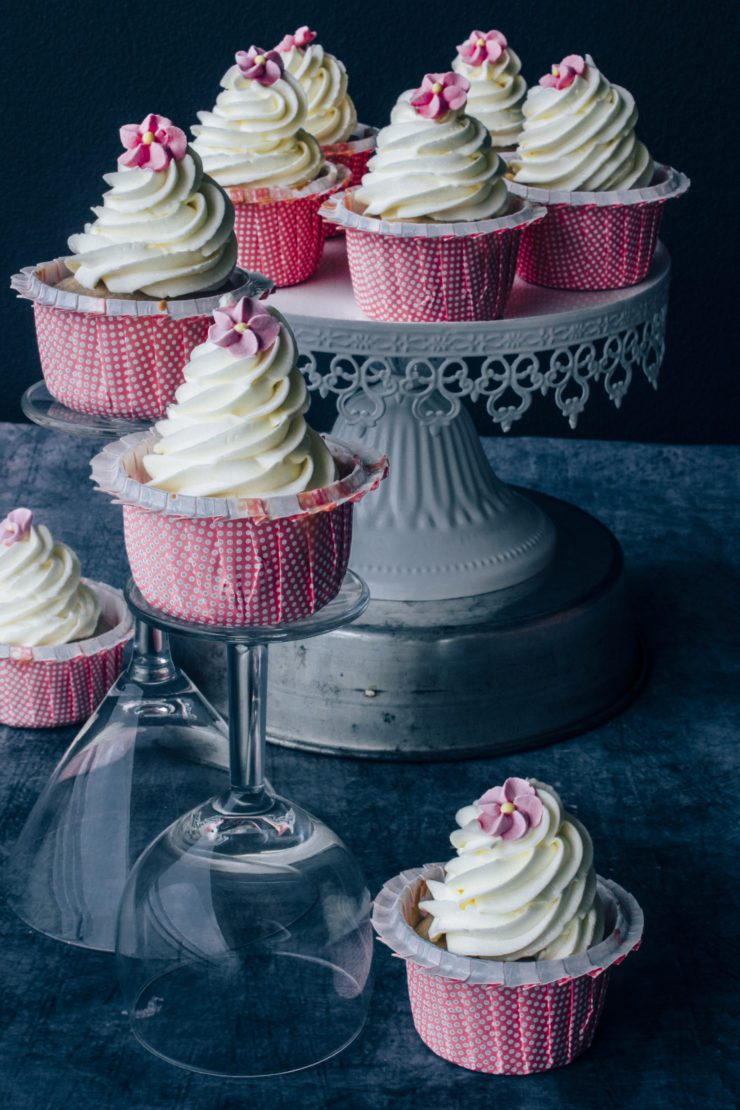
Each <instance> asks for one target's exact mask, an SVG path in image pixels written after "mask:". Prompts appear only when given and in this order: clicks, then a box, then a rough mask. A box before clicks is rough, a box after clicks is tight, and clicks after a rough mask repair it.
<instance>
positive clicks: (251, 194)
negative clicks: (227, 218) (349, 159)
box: [223, 161, 352, 205]
mask: <svg viewBox="0 0 740 1110" xmlns="http://www.w3.org/2000/svg"><path fill="white" fill-rule="evenodd" d="M351 176H352V171H351V170H350V169H349V167H348V166H342V165H339V163H336V162H330V161H326V162H324V168H323V170H322V172H321V173H320V174H319V175H318V177H315V178H314V179H313V181H309V182H308V184H307V185H303V186H302V187H301V188H300V189H294V188H292V187H291V186H289V185H250V186H242V185H224V186H223V189H224V191H225V192H226V194H227V195H228V198H229V200H230V201H231V203H232V204H234V205H236V204H272V203H274V202H275V201H281V200H302V199H303V198H304V197H312V196H315V195H316V194H321V193H328V194H331V193H334V192H335V191H336V190H337V189H341V188H343V186H344V185H345V184H346V182H347V181H349V179H350V177H351Z"/></svg>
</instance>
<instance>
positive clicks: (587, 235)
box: [508, 166, 689, 291]
mask: <svg viewBox="0 0 740 1110" xmlns="http://www.w3.org/2000/svg"><path fill="white" fill-rule="evenodd" d="M508 184H509V189H510V191H511V192H512V193H513V194H514V195H515V196H518V197H521V198H522V199H524V200H527V201H529V202H530V203H532V204H542V205H544V206H545V208H546V210H547V216H546V217H545V219H544V220H542V221H541V222H540V223H538V224H533V225H532V226H531V227H530V228H527V230H526V231H525V232H524V234H523V235H522V242H521V246H520V248H519V261H518V264H517V273H518V274H519V277H521V278H523V279H524V281H528V282H530V283H531V284H532V285H544V286H547V287H548V288H551V289H570V290H576V291H578V290H584V291H585V290H597V289H623V288H626V287H627V286H629V285H637V284H638V283H639V282H641V281H643V280H644V279H645V277H646V276H647V274H648V271H649V269H650V266H651V264H652V261H653V255H654V254H655V247H656V244H657V242H658V231H659V229H660V221H661V218H662V216H663V207H664V205H665V204H666V202H667V201H668V200H671V199H673V198H674V197H678V196H681V194H682V193H685V192H686V190H687V189H688V188H689V180H688V178H687V177H685V176H684V175H683V174H681V173H678V171H677V170H673V169H671V168H670V167H669V166H661V167H659V168H658V170H657V171H656V174H655V178H654V181H653V184H652V185H650V186H649V187H647V188H644V189H631V190H625V191H622V192H606V193H588V192H575V193H567V192H562V191H561V192H558V191H552V190H547V189H533V188H528V187H526V186H522V185H517V184H516V183H515V182H509V183H508Z"/></svg>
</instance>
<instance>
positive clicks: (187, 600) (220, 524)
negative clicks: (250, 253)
mask: <svg viewBox="0 0 740 1110" xmlns="http://www.w3.org/2000/svg"><path fill="white" fill-rule="evenodd" d="M297 360H298V352H297V349H296V343H295V339H294V337H293V334H292V332H291V330H290V328H289V327H288V325H287V323H286V322H285V320H284V319H283V317H282V316H281V315H280V313H278V312H277V311H276V310H275V309H273V308H270V307H266V306H264V305H262V304H260V303H258V302H256V301H253V300H250V299H249V298H242V299H241V300H238V301H236V302H235V303H233V304H230V305H224V306H223V307H222V308H220V309H218V310H217V312H216V313H215V318H214V323H213V326H212V327H211V329H210V332H209V335H208V339H207V341H206V342H205V343H203V344H201V346H199V347H197V348H196V349H195V350H194V351H193V354H192V357H191V360H190V362H189V364H188V366H187V367H186V370H185V382H184V384H183V385H182V386H181V387H180V389H179V390H178V391H177V395H176V397H175V401H174V403H173V404H172V405H171V406H170V408H169V409H168V411H167V416H166V419H165V420H163V421H161V422H160V423H158V424H157V425H156V426H155V429H154V431H153V432H151V433H146V434H144V435H138V436H127V437H126V438H125V439H123V440H121V441H120V442H119V443H117V444H113V445H111V446H109V447H107V448H106V449H105V450H104V451H103V452H102V453H101V454H100V455H98V456H97V458H96V459H94V460H93V480H94V481H95V482H96V483H97V484H98V486H100V487H101V488H102V489H104V490H107V491H108V492H110V493H112V494H114V495H115V497H116V499H117V500H118V501H120V502H121V503H122V504H123V516H124V532H125V539H126V550H127V553H128V558H129V563H130V565H131V573H132V575H133V578H134V581H135V582H136V584H137V585H138V587H139V589H140V590H141V592H142V594H143V595H144V597H145V598H146V600H147V601H148V602H149V603H150V604H151V605H153V606H155V607H156V608H157V609H160V610H161V611H162V612H164V613H167V614H168V615H170V616H173V617H176V618H180V619H184V620H189V621H196V622H198V623H201V624H211V625H220V626H222V627H229V628H234V627H241V626H244V625H258V626H264V625H272V624H277V623H282V622H287V621H295V620H300V619H302V618H304V617H307V616H309V615H310V614H311V613H313V612H315V611H316V610H317V609H320V608H321V607H322V606H323V605H326V604H327V603H328V602H329V601H331V600H332V598H334V597H335V596H336V595H337V593H338V592H339V589H340V587H341V584H342V580H343V578H344V575H345V573H346V570H347V561H348V558H349V548H350V540H351V530H352V503H353V502H354V501H356V500H359V499H360V498H361V497H363V496H364V495H365V493H367V492H369V491H370V490H371V489H374V488H375V486H376V485H377V484H378V482H379V481H380V480H381V478H382V477H384V475H385V469H386V462H385V459H384V458H383V457H380V456H375V455H372V454H370V453H367V454H366V455H363V456H362V457H359V456H356V455H353V454H352V453H351V452H350V451H348V450H347V449H346V448H343V447H342V446H341V445H339V444H327V443H325V442H324V440H323V439H322V438H321V437H320V436H318V435H317V434H316V432H315V431H313V429H312V428H310V427H308V425H307V424H306V420H305V413H306V411H307V409H308V394H307V392H306V385H305V382H304V379H303V377H302V375H301V373H300V371H299V370H298V367H297Z"/></svg>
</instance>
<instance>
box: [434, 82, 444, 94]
mask: <svg viewBox="0 0 740 1110" xmlns="http://www.w3.org/2000/svg"><path fill="white" fill-rule="evenodd" d="M442 88H443V86H442V85H440V83H439V81H435V82H434V84H433V85H432V92H433V93H436V94H437V96H439V94H440V93H441V92H442Z"/></svg>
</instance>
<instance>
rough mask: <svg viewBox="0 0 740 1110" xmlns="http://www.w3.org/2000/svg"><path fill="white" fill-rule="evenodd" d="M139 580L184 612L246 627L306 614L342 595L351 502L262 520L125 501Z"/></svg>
mask: <svg viewBox="0 0 740 1110" xmlns="http://www.w3.org/2000/svg"><path fill="white" fill-rule="evenodd" d="M123 523H124V535H125V540H126V552H127V554H128V560H129V565H130V567H131V573H132V575H133V578H134V581H135V582H136V585H137V586H138V587H139V589H140V590H141V592H142V594H143V595H144V597H145V598H146V600H147V601H148V602H149V604H150V605H154V606H155V607H156V608H157V609H160V610H161V611H162V612H164V613H167V614H168V615H170V616H174V617H178V618H180V619H182V620H192V621H197V622H199V623H200V624H212V625H220V626H221V627H224V628H240V627H244V626H245V625H250V624H251V625H272V624H280V623H282V622H283V621H296V620H301V619H302V618H303V617H307V616H309V615H310V614H311V613H314V612H316V610H318V609H320V608H321V607H322V606H323V605H326V604H328V602H330V601H331V600H332V598H334V597H336V595H337V594H338V593H339V589H340V587H341V585H342V580H343V578H344V575H345V573H346V571H347V563H348V561H349V550H350V543H351V539H352V505H351V503H349V502H348V503H345V504H342V505H339V506H337V507H336V508H333V509H330V510H327V511H324V512H317V513H312V514H306V515H304V516H299V517H291V518H287V519H284V520H267V521H263V522H262V523H260V524H255V523H254V522H253V521H250V520H246V519H238V520H226V519H223V518H217V517H203V518H198V517H171V516H165V515H164V514H163V513H154V512H149V511H147V510H146V509H140V508H138V507H137V506H135V505H124V508H123Z"/></svg>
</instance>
